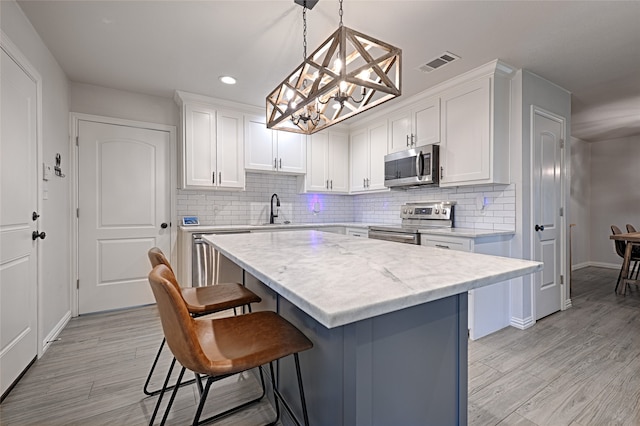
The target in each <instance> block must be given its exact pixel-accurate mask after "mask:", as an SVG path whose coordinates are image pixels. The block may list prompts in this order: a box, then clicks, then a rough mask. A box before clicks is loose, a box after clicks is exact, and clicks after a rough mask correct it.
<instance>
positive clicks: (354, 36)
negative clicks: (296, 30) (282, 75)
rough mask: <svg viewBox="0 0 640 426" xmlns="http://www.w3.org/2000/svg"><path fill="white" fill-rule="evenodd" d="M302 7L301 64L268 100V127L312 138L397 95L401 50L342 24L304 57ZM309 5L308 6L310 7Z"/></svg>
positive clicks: (305, 1)
mask: <svg viewBox="0 0 640 426" xmlns="http://www.w3.org/2000/svg"><path fill="white" fill-rule="evenodd" d="M295 2H296V3H298V4H301V5H302V6H303V12H302V19H303V36H302V37H303V62H302V64H300V65H299V66H298V67H297V68H296V69H295V70H294V71H293V72H292V73H291V74H290V75H289V76H288V77H287V78H286V79H285V80H284V81H283V82H282V83H280V84H279V85H278V86H277V87H276V88H275V89H274V90H273V91H272V92H271V93H270V94H269V95H268V96H267V127H268V128H270V129H274V130H285V131H289V132H296V133H304V134H312V133H315V132H317V131H319V130H322V129H325V128H327V127H329V126H332V125H334V124H336V123H339V122H341V121H343V120H346V119H347V118H349V117H353V116H354V115H356V114H359V113H361V112H363V111H366V110H368V109H371V108H373V107H375V106H377V105H380V104H382V103H383V102H386V101H388V100H391V99H393V98H395V97H397V96H400V94H401V86H402V84H401V83H402V82H401V62H402V50H401V49H399V48H397V47H394V46H392V45H390V44H388V43H384V42H382V41H380V40H377V39H374V38H372V37H369V36H367V35H365V34H362V33H360V32H358V31H355V30H352V29H351V28H347V27H345V26H344V25H343V24H342V15H343V11H342V0H339V3H340V8H339V16H340V24H339V26H338V29H337V30H336V31H335V32H334V33H333V34H332V35H331V36H330V37H329V38H328V39H327V40H325V42H324V43H322V44H321V45H320V47H318V48H317V49H316V50H315V51H314V52H313V53H312V54H311V55H309V56H308V57H307V19H306V12H307V6H308V5H309V8H311V7H313V5H314V4H315V3H316V2H310V1H308V0H296V1H295ZM311 3H313V4H311Z"/></svg>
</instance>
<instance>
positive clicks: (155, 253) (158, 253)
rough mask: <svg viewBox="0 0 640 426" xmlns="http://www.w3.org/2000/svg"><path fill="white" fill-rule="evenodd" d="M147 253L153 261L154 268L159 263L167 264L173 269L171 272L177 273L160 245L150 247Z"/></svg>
mask: <svg viewBox="0 0 640 426" xmlns="http://www.w3.org/2000/svg"><path fill="white" fill-rule="evenodd" d="M147 255H148V256H149V261H150V262H151V267H152V268H155V267H156V266H158V265H167V267H168V268H169V269H171V272H173V273H174V274H175V272H174V271H173V268H172V267H171V265H170V264H169V260H168V259H167V257H166V256H165V255H164V253H163V252H162V250H160V249H159V248H158V247H153V248H151V249H149V252H148V253H147Z"/></svg>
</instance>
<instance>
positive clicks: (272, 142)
mask: <svg viewBox="0 0 640 426" xmlns="http://www.w3.org/2000/svg"><path fill="white" fill-rule="evenodd" d="M265 123H266V121H265V118H264V117H258V116H245V133H246V139H245V144H246V146H245V149H246V153H247V154H246V159H245V168H246V169H247V170H256V171H268V172H284V173H292V174H304V173H306V161H307V151H306V136H305V135H302V134H299V133H292V132H280V131H275V130H271V129H268V128H267V126H266V124H265Z"/></svg>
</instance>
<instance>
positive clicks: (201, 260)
mask: <svg viewBox="0 0 640 426" xmlns="http://www.w3.org/2000/svg"><path fill="white" fill-rule="evenodd" d="M247 233H249V231H220V232H208V233H206V234H203V233H198V234H193V237H192V244H191V247H192V248H191V285H192V286H193V287H204V286H206V285H213V284H215V283H216V279H215V277H216V273H217V272H218V268H217V267H216V256H215V253H214V251H215V250H214V249H213V247H211V245H210V244H208V243H207V242H206V241H205V240H204V239H202V237H203V236H204V235H216V234H247Z"/></svg>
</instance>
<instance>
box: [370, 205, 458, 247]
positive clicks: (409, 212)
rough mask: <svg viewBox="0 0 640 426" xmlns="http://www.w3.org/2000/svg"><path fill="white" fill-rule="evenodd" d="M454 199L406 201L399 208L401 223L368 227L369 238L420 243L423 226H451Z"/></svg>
mask: <svg viewBox="0 0 640 426" xmlns="http://www.w3.org/2000/svg"><path fill="white" fill-rule="evenodd" d="M455 204H456V202H455V201H426V202H418V203H407V204H404V205H403V206H402V207H401V208H400V217H401V218H402V224H401V225H381V226H370V227H369V238H373V239H376V240H385V241H395V242H398V243H405V244H416V245H419V244H420V230H421V229H425V228H452V227H453V219H454V209H455Z"/></svg>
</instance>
